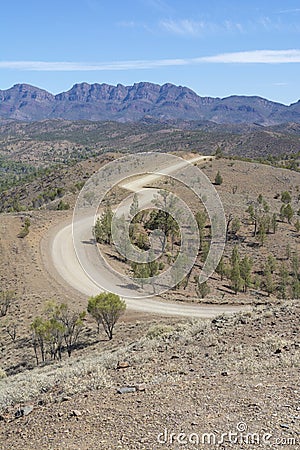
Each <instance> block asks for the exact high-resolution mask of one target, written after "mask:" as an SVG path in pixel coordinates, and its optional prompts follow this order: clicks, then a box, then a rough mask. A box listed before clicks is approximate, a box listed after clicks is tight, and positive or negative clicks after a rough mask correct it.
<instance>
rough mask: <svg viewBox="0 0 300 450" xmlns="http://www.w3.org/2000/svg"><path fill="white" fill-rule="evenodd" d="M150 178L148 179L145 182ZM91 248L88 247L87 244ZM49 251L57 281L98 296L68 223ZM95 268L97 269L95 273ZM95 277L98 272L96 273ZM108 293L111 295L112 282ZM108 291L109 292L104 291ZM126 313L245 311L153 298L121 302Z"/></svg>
mask: <svg viewBox="0 0 300 450" xmlns="http://www.w3.org/2000/svg"><path fill="white" fill-rule="evenodd" d="M207 158H208V157H207V156H198V157H196V158H193V159H192V160H189V162H196V161H200V160H205V159H207ZM177 169H178V167H177V166H175V165H174V168H173V169H172V168H170V167H169V168H168V173H171V172H172V171H175V170H177ZM149 177H151V178H149ZM153 177H156V179H157V178H159V177H158V176H157V175H145V177H143V178H139V180H138V181H134V182H131V183H128V185H124V186H123V187H124V188H126V189H128V190H135V189H140V188H141V187H142V186H143V185H144V184H146V183H149V182H150V181H153ZM81 232H82V240H85V239H86V236H90V233H91V230H87V229H86V227H85V224H84V222H83V223H82V227H81ZM88 245H91V244H87V246H88ZM50 249H51V250H50V251H51V258H50V259H51V262H52V264H53V267H54V269H55V270H56V271H57V272H58V274H59V275H60V277H61V278H63V280H64V281H65V282H66V283H67V284H69V285H70V286H71V287H73V288H74V289H76V290H77V291H79V292H80V293H81V294H84V295H86V296H91V295H96V294H99V292H100V289H99V285H98V284H97V283H96V282H94V281H93V279H92V277H91V276H89V274H93V271H95V261H89V260H88V257H87V259H86V261H85V268H86V267H87V265H89V267H88V273H87V272H85V270H84V269H83V268H82V266H81V264H80V262H79V260H78V258H77V255H76V252H75V249H74V244H73V236H72V223H71V220H70V223H69V224H67V225H66V224H62V225H61V227H60V228H59V229H58V230H57V232H56V234H55V235H54V236H52V237H51V242H50ZM100 269H101V267H100ZM98 270H99V267H97V271H98ZM98 273H99V272H98ZM106 281H107V284H106V285H107V286H108V288H109V282H110V280H106ZM111 282H112V285H111V287H112V289H111V290H112V291H113V280H111ZM108 290H110V289H108ZM124 299H125V301H126V304H127V307H128V309H132V310H135V311H139V312H144V313H145V312H148V313H155V314H158V315H168V316H186V317H197V318H212V317H215V316H217V315H220V314H222V313H225V314H231V313H235V312H238V311H241V310H245V309H249V308H248V307H245V306H243V307H239V306H233V305H220V306H219V305H198V304H185V303H181V302H180V303H179V302H177V303H175V302H168V301H165V300H162V299H158V297H153V298H146V299H145V298H144V299H138V298H124Z"/></svg>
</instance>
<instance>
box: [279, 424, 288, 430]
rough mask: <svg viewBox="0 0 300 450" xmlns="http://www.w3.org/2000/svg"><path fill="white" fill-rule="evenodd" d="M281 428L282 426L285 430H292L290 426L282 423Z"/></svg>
mask: <svg viewBox="0 0 300 450" xmlns="http://www.w3.org/2000/svg"><path fill="white" fill-rule="evenodd" d="M280 426H281V428H284V429H285V430H288V429H289V428H290V427H289V425H287V424H286V423H281V424H280Z"/></svg>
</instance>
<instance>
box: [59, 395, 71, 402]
mask: <svg viewBox="0 0 300 450" xmlns="http://www.w3.org/2000/svg"><path fill="white" fill-rule="evenodd" d="M69 400H71V397H68V396H65V397H63V398H62V399H61V401H62V402H67V401H69Z"/></svg>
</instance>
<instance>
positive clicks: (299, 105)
mask: <svg viewBox="0 0 300 450" xmlns="http://www.w3.org/2000/svg"><path fill="white" fill-rule="evenodd" d="M0 119H1V120H2V121H5V120H18V121H27V122H31V121H41V120H45V119H65V120H91V121H108V120H112V121H118V122H136V121H140V120H145V119H148V120H161V121H164V120H166V121H167V120H176V119H183V120H197V121H211V122H215V123H219V124H230V123H231V124H243V123H248V124H257V125H263V126H270V125H277V124H282V123H288V122H294V123H300V100H299V101H298V102H296V103H293V104H291V105H290V106H286V105H283V104H281V103H276V102H272V101H269V100H266V99H264V98H261V97H257V96H252V97H249V96H237V95H234V96H230V97H226V98H214V97H201V96H199V95H197V94H196V93H195V92H194V91H192V90H191V89H189V88H187V87H182V86H175V85H173V84H170V83H167V84H164V85H158V84H153V83H148V82H140V83H135V84H133V85H132V86H124V85H122V84H118V85H117V86H112V85H108V84H98V83H95V84H88V83H79V84H75V85H74V86H73V87H72V88H71V89H70V90H69V91H66V92H62V93H59V94H57V95H53V94H51V93H49V92H47V91H46V90H43V89H40V88H38V87H34V86H31V85H29V84H16V85H14V86H13V87H11V88H10V89H7V90H0Z"/></svg>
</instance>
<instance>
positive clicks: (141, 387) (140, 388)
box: [135, 383, 146, 392]
mask: <svg viewBox="0 0 300 450" xmlns="http://www.w3.org/2000/svg"><path fill="white" fill-rule="evenodd" d="M135 389H136V391H138V392H142V391H145V390H146V384H145V383H140V384H137V385H136V386H135Z"/></svg>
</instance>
